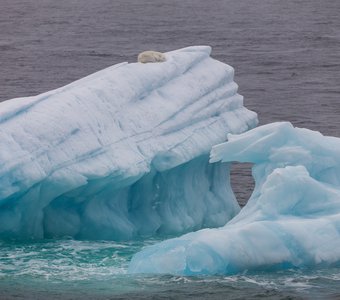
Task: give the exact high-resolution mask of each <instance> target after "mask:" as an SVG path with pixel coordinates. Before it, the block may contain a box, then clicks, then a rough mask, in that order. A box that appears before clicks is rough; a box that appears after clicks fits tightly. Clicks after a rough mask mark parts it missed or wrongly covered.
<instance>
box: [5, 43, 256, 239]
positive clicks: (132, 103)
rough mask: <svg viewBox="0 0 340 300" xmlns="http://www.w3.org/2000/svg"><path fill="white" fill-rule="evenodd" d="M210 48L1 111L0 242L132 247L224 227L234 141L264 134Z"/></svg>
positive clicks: (231, 200)
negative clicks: (48, 240)
mask: <svg viewBox="0 0 340 300" xmlns="http://www.w3.org/2000/svg"><path fill="white" fill-rule="evenodd" d="M210 51H211V49H210V47H206V46H199V47H189V48H184V49H180V50H176V51H172V52H168V53H166V54H165V56H166V59H167V60H166V62H163V63H155V64H141V63H130V64H128V63H122V64H118V65H115V66H112V67H110V68H107V69H105V70H102V71H99V72H97V73H95V74H93V75H90V76H88V77H86V78H83V79H81V80H78V81H76V82H73V83H71V84H69V85H67V86H65V87H62V88H59V89H56V90H53V91H50V92H47V93H44V94H41V95H38V96H34V97H27V98H18V99H12V100H10V101H6V102H3V103H1V104H0V237H10V238H12V237H14V238H45V237H60V236H71V237H74V238H80V239H81V238H84V239H85V238H86V239H130V238H134V237H136V236H150V235H155V234H178V233H182V232H187V231H190V230H196V229H200V228H202V227H216V226H222V225H224V224H225V223H226V221H228V220H230V219H231V218H232V217H233V216H234V215H235V214H236V213H237V212H238V211H239V206H238V204H237V202H236V200H235V197H234V195H233V193H232V190H231V188H230V186H229V185H228V184H226V183H227V182H228V180H229V178H228V177H229V169H228V164H224V165H223V164H213V165H209V163H208V155H209V151H210V149H211V147H212V146H213V145H214V144H218V143H221V142H223V141H225V139H226V134H227V133H241V132H244V131H246V130H248V129H250V128H253V127H255V126H256V125H257V116H256V114H255V113H254V112H251V111H249V110H248V109H246V108H245V107H244V106H243V98H242V96H240V95H239V94H237V88H238V87H237V85H236V84H235V82H234V81H233V75H234V71H233V68H232V67H230V66H228V65H226V64H224V63H221V62H219V61H217V60H214V59H212V58H211V57H210Z"/></svg>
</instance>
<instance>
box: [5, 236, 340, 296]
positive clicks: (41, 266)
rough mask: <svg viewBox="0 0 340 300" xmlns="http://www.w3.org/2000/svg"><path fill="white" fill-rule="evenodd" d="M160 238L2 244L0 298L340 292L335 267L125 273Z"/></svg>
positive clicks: (307, 294) (321, 294)
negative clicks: (202, 273) (214, 272)
mask: <svg viewBox="0 0 340 300" xmlns="http://www.w3.org/2000/svg"><path fill="white" fill-rule="evenodd" d="M156 242H159V240H155V239H149V240H144V241H142V240H141V241H134V242H125V243H117V242H108V241H97V242H94V241H75V240H71V239H63V240H44V241H36V242H32V241H31V242H27V241H26V242H13V241H12V242H9V241H8V242H1V243H0V247H1V257H0V299H130V298H138V299H149V298H152V297H154V299H175V298H176V299H178V298H180V299H187V298H192V299H207V298H209V299H221V298H227V299H245V298H246V299H262V298H264V297H265V298H268V299H304V298H308V299H318V298H320V299H321V298H323V299H324V298H327V297H336V296H340V293H339V284H340V274H339V269H336V268H334V269H327V270H326V269H320V270H308V269H307V270H286V271H282V272H275V273H248V272H244V273H243V274H239V275H234V276H194V277H182V276H171V275H157V276H152V275H151V276H150V275H148V276H143V275H133V276H132V275H128V274H127V266H128V263H129V260H130V259H131V256H132V255H133V254H134V253H135V252H137V251H139V250H140V249H141V248H142V247H143V246H145V245H151V244H153V243H156Z"/></svg>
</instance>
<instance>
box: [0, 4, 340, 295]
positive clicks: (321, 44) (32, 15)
mask: <svg viewBox="0 0 340 300" xmlns="http://www.w3.org/2000/svg"><path fill="white" fill-rule="evenodd" d="M190 45H211V46H212V47H213V52H212V56H213V57H215V58H216V59H218V60H221V61H223V62H226V63H228V64H230V65H232V66H233V67H234V68H235V70H236V73H235V81H236V82H237V83H238V84H239V86H240V87H239V92H240V93H241V94H242V95H244V97H245V105H246V106H247V107H248V108H249V109H252V110H254V111H256V112H257V113H258V114H259V119H260V124H266V123H269V122H274V121H282V120H287V121H291V122H292V123H293V124H294V125H296V126H300V127H306V128H310V129H313V130H319V131H320V132H322V133H323V134H327V135H334V136H338V137H340V117H339V116H340V1H339V0H295V1H290V0H287V1H282V0H211V1H207V0H182V1H180V0H168V1H164V0H158V1H157V0H143V1H141V0H140V1H138V0H58V1H56V0H0V101H4V100H7V99H10V98H14V97H21V96H28V95H34V94H38V93H41V92H44V91H47V90H51V89H54V88H57V87H60V86H62V85H65V84H67V83H69V82H71V81H73V80H76V79H79V78H81V77H84V76H86V75H88V74H90V73H93V72H95V71H98V70H100V69H103V68H105V67H108V66H110V65H113V64H116V63H119V62H122V61H129V62H134V61H136V56H137V55H138V53H139V52H141V51H143V50H149V49H152V50H158V51H169V50H173V49H177V48H181V47H185V46H190ZM232 185H233V188H234V190H235V193H236V194H237V197H238V200H239V202H240V203H241V204H244V203H246V201H247V199H248V198H249V195H250V193H251V191H252V188H253V186H252V185H253V183H252V179H251V176H250V166H249V165H236V166H235V167H234V169H233V172H232ZM154 242H155V240H147V241H136V242H131V243H112V242H95V243H94V242H86V241H82V242H80V241H72V240H57V241H41V242H34V243H33V242H30V243H28V242H27V243H18V242H11V243H10V242H0V299H59V298H63V299H111V298H112V299H113V298H114V299H116V298H119V299H130V298H141V299H148V298H153V299H187V298H192V299H207V298H211V299H223V298H225V299H245V298H247V299H250V298H253V299H262V298H267V299H295V298H297V299H298V298H306V299H311V298H320V299H325V298H326V299H328V298H336V297H340V274H339V273H340V272H339V271H340V270H339V269H331V270H304V271H298V270H290V271H286V272H282V273H276V274H242V275H238V276H232V277H202V278H197V277H195V278H187V277H175V276H154V277H152V276H151V277H138V276H137V277H136V276H135V277H129V276H127V275H126V274H125V272H126V268H127V264H128V261H129V259H130V258H131V255H132V254H133V253H134V252H136V251H138V250H139V249H141V247H142V246H144V245H146V244H150V243H154Z"/></svg>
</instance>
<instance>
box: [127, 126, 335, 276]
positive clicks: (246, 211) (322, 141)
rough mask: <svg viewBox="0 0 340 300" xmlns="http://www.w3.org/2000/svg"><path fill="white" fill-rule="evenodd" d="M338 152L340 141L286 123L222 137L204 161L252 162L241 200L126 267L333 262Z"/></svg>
mask: <svg viewBox="0 0 340 300" xmlns="http://www.w3.org/2000/svg"><path fill="white" fill-rule="evenodd" d="M339 149H340V139H338V138H334V137H326V136H323V135H321V134H320V133H319V132H314V131H311V130H307V129H301V128H294V127H293V126H292V125H291V124H290V123H274V124H268V125H265V126H261V127H258V128H255V129H253V130H250V131H248V132H246V133H243V134H240V135H228V142H226V143H223V144H220V145H217V146H215V147H213V149H212V152H211V161H212V162H217V161H219V160H222V161H224V162H229V161H241V162H251V163H254V164H255V165H254V168H253V175H254V178H255V182H256V186H255V190H254V192H253V194H252V196H251V198H250V200H249V202H248V203H247V205H246V206H245V207H244V208H243V209H242V210H241V212H240V213H239V214H238V215H237V216H236V217H235V218H233V219H232V220H231V221H230V222H228V223H227V224H226V225H225V226H224V227H221V228H218V229H204V230H200V231H197V232H194V233H189V234H186V235H184V236H182V237H180V238H176V239H171V240H167V241H165V242H162V243H160V244H156V245H154V246H151V247H148V248H145V249H144V250H142V251H141V252H140V253H138V254H136V255H135V256H134V257H133V259H132V262H131V265H130V269H129V270H130V272H132V273H136V272H137V273H138V272H142V273H172V274H183V275H194V274H234V273H240V272H244V271H246V270H253V271H254V270H257V271H258V270H277V269H285V268H292V267H301V268H304V267H313V266H329V265H331V264H335V263H338V262H339V261H340V235H339V232H340V181H339V178H340V151H339Z"/></svg>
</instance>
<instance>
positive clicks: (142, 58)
mask: <svg viewBox="0 0 340 300" xmlns="http://www.w3.org/2000/svg"><path fill="white" fill-rule="evenodd" d="M163 61H166V57H165V55H164V54H163V53H161V52H157V51H144V52H142V53H139V55H138V62H140V63H143V64H146V63H155V62H163Z"/></svg>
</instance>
